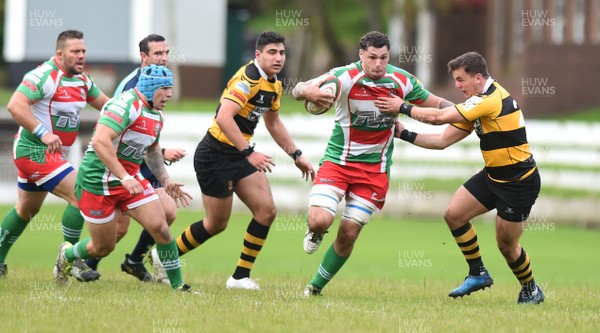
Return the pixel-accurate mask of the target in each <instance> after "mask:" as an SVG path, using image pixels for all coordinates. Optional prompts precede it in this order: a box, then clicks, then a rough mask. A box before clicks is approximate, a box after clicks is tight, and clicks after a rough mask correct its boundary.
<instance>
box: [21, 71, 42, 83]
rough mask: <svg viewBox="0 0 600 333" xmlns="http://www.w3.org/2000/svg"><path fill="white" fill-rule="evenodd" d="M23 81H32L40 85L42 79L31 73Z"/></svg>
mask: <svg viewBox="0 0 600 333" xmlns="http://www.w3.org/2000/svg"><path fill="white" fill-rule="evenodd" d="M23 81H31V82H32V83H33V84H38V83H40V81H41V79H40V77H39V76H38V75H36V74H35V73H33V72H31V73H27V74H26V75H25V77H24V78H23Z"/></svg>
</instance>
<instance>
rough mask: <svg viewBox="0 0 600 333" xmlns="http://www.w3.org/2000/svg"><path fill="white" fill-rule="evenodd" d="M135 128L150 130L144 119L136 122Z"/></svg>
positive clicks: (144, 130)
mask: <svg viewBox="0 0 600 333" xmlns="http://www.w3.org/2000/svg"><path fill="white" fill-rule="evenodd" d="M135 128H136V129H138V130H140V131H143V132H146V131H148V127H146V120H145V119H142V121H141V122H139V123H136V124H135Z"/></svg>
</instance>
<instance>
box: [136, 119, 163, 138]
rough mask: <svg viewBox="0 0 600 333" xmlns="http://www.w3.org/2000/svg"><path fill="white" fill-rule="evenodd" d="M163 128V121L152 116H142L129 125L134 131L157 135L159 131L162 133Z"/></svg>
mask: <svg viewBox="0 0 600 333" xmlns="http://www.w3.org/2000/svg"><path fill="white" fill-rule="evenodd" d="M161 128H162V122H161V121H156V120H154V119H151V118H147V117H144V116H140V117H138V118H137V119H136V120H135V121H134V122H133V124H131V125H129V126H128V128H127V129H128V130H132V131H134V132H138V133H143V134H146V135H149V136H153V137H157V136H158V133H160V130H161Z"/></svg>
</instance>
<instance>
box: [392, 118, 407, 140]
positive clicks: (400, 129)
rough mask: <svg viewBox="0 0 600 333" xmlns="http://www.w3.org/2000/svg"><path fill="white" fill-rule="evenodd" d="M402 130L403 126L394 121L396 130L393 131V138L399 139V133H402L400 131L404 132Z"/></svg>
mask: <svg viewBox="0 0 600 333" xmlns="http://www.w3.org/2000/svg"><path fill="white" fill-rule="evenodd" d="M404 129H405V127H404V124H403V123H401V122H399V121H396V130H395V131H394V137H395V138H398V139H399V138H400V133H402V130H404Z"/></svg>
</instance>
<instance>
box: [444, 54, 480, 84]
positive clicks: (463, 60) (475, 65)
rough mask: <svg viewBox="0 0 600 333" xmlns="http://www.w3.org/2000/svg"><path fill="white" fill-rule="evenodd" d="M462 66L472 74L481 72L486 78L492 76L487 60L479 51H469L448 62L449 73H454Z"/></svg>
mask: <svg viewBox="0 0 600 333" xmlns="http://www.w3.org/2000/svg"><path fill="white" fill-rule="evenodd" d="M460 68H464V70H465V72H466V73H468V74H469V75H471V76H473V75H475V74H477V73H479V74H481V76H483V77H484V78H486V79H487V78H488V77H490V73H488V66H487V62H486V61H485V59H484V58H483V56H481V54H479V53H477V52H467V53H465V54H463V55H460V56H458V57H456V58H454V59H452V60H450V61H449V62H448V73H450V74H452V72H454V71H455V70H457V69H460Z"/></svg>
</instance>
